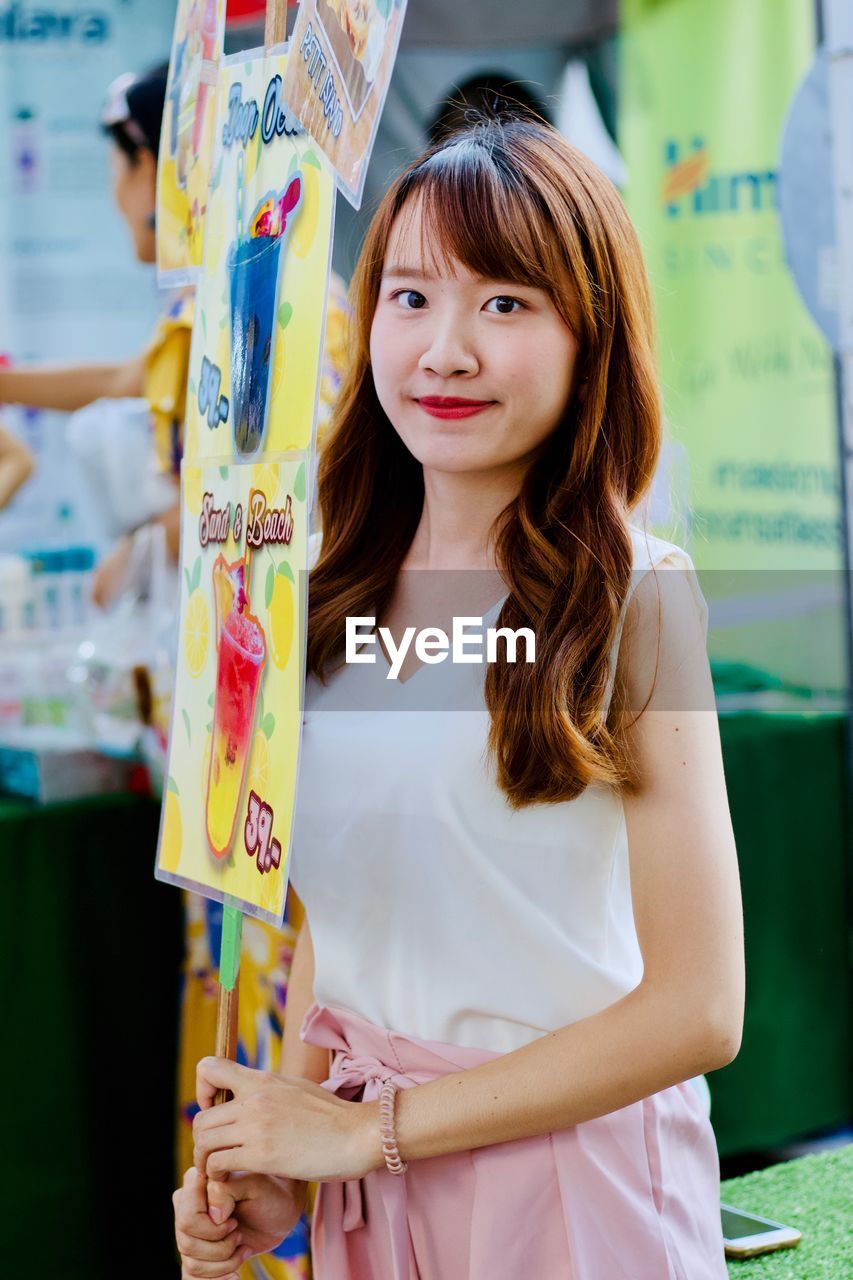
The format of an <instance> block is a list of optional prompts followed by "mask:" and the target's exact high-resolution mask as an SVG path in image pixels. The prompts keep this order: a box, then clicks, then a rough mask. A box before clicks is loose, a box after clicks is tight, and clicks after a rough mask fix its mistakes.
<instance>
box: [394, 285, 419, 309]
mask: <svg viewBox="0 0 853 1280" xmlns="http://www.w3.org/2000/svg"><path fill="white" fill-rule="evenodd" d="M393 298H394V301H395V302H397V303H398V304H399V305H400V306H401V307H403V308H404V309H405V310H406V311H420V309H421V307H425V306H426V298H425V297H424V295H423V294H422V293H418V291H417V289H399V290H398V291H397V292H396V293H395V294H394V295H393Z"/></svg>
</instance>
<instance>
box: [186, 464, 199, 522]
mask: <svg viewBox="0 0 853 1280" xmlns="http://www.w3.org/2000/svg"><path fill="white" fill-rule="evenodd" d="M201 502H202V475H201V467H192V466H187V465H186V464H185V465H184V506H185V507H186V509H187V511H188V512H189V513H190V515H191V516H197V515H198V514H199V513H200V511H201Z"/></svg>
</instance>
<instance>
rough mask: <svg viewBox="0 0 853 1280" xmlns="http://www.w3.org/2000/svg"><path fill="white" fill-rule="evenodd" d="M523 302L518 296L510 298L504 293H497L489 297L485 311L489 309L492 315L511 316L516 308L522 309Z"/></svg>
mask: <svg viewBox="0 0 853 1280" xmlns="http://www.w3.org/2000/svg"><path fill="white" fill-rule="evenodd" d="M523 309H524V303H523V302H521V301H520V300H519V299H518V298H510V297H509V296H508V295H507V294H505V293H499V294H498V296H497V297H496V298H489V301H488V302H487V303H486V311H490V312H491V313H492V315H498V316H511V315H513V314H514V313H515V311H516V310H523Z"/></svg>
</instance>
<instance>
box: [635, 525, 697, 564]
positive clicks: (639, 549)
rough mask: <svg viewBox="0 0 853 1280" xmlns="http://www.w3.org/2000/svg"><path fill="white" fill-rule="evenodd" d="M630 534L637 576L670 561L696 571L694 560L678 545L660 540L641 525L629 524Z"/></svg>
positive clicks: (663, 539)
mask: <svg viewBox="0 0 853 1280" xmlns="http://www.w3.org/2000/svg"><path fill="white" fill-rule="evenodd" d="M628 532H629V533H630V535H631V545H632V547H633V550H634V574H635V576H636V575H638V574H641V573H643V572H644V571H645V570H646V569H651V568H653V567H654V566H656V565H659V564H662V563H663V562H664V561H665V560H669V559H672V560H674V561H676V562H678V563H679V564H680V566H681V567H683V568H687V569H695V566H694V564H693V560H692V559H691V557H690V556H689V555H688V553H687V552H686V551H685V550H684V547H680V546H679V545H678V543H676V542H668V541H667V540H666V539H665V538H658V537H656V536H655V535H654V534H653V533H649V531H648V529H644V528H643V527H642V525H639V524H629V525H628Z"/></svg>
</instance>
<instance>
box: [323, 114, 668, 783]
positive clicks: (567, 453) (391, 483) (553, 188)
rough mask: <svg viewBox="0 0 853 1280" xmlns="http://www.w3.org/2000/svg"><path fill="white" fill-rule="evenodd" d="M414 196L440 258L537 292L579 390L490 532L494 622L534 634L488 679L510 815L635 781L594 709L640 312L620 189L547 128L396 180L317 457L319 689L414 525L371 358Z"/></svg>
mask: <svg viewBox="0 0 853 1280" xmlns="http://www.w3.org/2000/svg"><path fill="white" fill-rule="evenodd" d="M415 200H417V201H418V202H419V205H420V208H421V210H422V215H423V216H422V227H424V228H426V232H425V247H426V248H427V250H428V252H429V253H430V254H431V256H432V258H433V259H434V260H436V261H438V262H439V263H446V262H452V261H453V260H457V261H458V262H459V263H462V264H463V265H464V266H465V267H467V268H468V269H469V270H470V271H472V272H474V273H476V274H477V275H481V276H483V277H484V278H488V279H499V280H514V281H517V282H518V283H520V284H525V285H531V286H533V287H536V288H540V289H544V290H546V291H547V293H548V294H549V295H550V297H551V298H552V300H553V302H554V305H555V307H556V308H557V310H558V311H559V313H560V315H561V316H562V318H563V319H564V321H565V322H566V323H567V324H568V325H569V327H570V329H571V330H572V332H573V334H574V336H575V338H576V340H577V342H578V366H579V370H578V373H577V376H576V381H575V386H576V387H577V386H578V384H579V383H581V382H582V383H584V384H585V388H584V389H585V394H584V395H583V396H582V397H581V396H579V395H577V394H575V393H574V392H573V394H572V396H571V397H570V402H569V404H568V406H567V408H566V410H565V414H564V416H563V419H562V421H561V422H560V423H559V425H558V426H557V428H556V429H555V430H554V431H553V433H552V434H551V435H550V436H549V438H548V439H547V440H546V441H545V443H544V445H543V446H542V447H541V450H540V452H539V454H538V456H537V457H536V458H535V459H534V461H533V462H532V463H531V464H530V466H529V468H528V470H527V472H526V474H525V478H524V481H523V483H522V486H521V489H520V492H519V493H518V495H517V497H516V498H515V499H514V500H513V501H512V502H511V503H510V504H509V505H508V506H507V507H506V508H505V510H504V511H503V512H502V514H501V516H500V517H499V520H498V522H497V525H496V527H495V530H494V533H495V544H494V545H495V552H496V557H497V563H498V566H499V568H500V570H501V573H502V575H503V577H504V579H505V581H506V583H507V586H508V588H509V596H508V598H507V600H506V603H505V604H504V605H503V608H502V610H501V614H500V618H499V625H500V626H505V627H512V628H514V629H515V628H518V627H522V626H527V627H531V628H533V630H534V631H535V633H536V661H535V662H534V663H532V664H528V663H523V662H521V663H507V662H506V661H498V662H495V663H491V664H490V665H489V667H488V668H487V675H486V679H485V696H486V705H487V707H488V710H489V712H490V717H491V727H490V732H489V751H490V754H491V755H492V757H493V759H494V762H495V764H496V769H497V781H498V785H499V786H500V787H501V788H502V790H503V791H504V792H505V794H506V796H507V798H508V801H509V803H510V805H511V806H512V807H513V808H519V807H521V806H523V805H526V804H531V803H535V802H541V801H560V800H570V799H572V798H574V797H575V796H577V795H579V794H580V793H581V792H582V791H583V789H584V788H585V787H586V786H587V785H588V784H590V783H593V782H597V783H604V784H609V785H623V784H630V783H631V782H632V781H633V780H634V776H635V775H634V772H633V766H632V763H631V760H630V756H629V753H628V751H627V748H626V746H625V743H624V740H623V737H622V735H621V734H620V733H619V731H618V730H619V722H620V711H619V707H620V699H619V698H618V697H617V698H616V699H615V700H614V702H613V705H612V708H611V710H610V712H609V713H608V712H607V711H606V710H605V708H604V695H605V690H606V688H607V686H608V677H609V676H610V654H611V648H612V646H613V643H614V641H615V638H616V635H617V631H618V627H619V620H620V613H621V610H622V606H623V603H624V601H625V599H626V597H627V593H628V588H629V582H630V575H631V567H632V546H631V537H630V533H629V531H628V515H629V512H630V511H631V510H632V508H634V507H635V506H636V504H637V503H638V501H639V500H640V499H641V498H642V496H643V494H644V493H645V492H646V490H647V489H648V487H649V485H650V483H651V481H652V477H653V475H654V470H655V465H656V463H657V458H658V453H659V449H660V429H661V426H660V417H661V415H660V404H659V396H658V387H657V377H656V368H655V359H654V342H653V322H652V311H651V302H650V296H649V288H648V283H647V280H646V274H645V270H644V267H643V261H642V254H641V251H640V246H639V243H638V240H637V237H636V234H635V232H634V229H633V227H632V225H631V222H630V220H629V218H628V215H627V213H626V211H625V208H624V205H623V204H622V201H621V199H620V197H619V195H618V193H617V191H616V190H615V188H614V187H613V186H612V184H611V183H610V182H609V181H608V179H607V178H605V177H604V175H603V174H602V173H601V172H600V171H599V170H598V169H597V168H596V167H595V165H593V164H592V163H591V162H590V161H589V160H588V159H587V158H586V157H585V156H584V155H583V154H582V153H581V152H579V151H577V150H576V149H575V148H574V147H572V146H570V145H569V143H567V142H566V141H565V140H564V139H563V138H561V137H560V135H559V134H558V133H556V132H555V131H554V130H553V129H551V128H549V127H547V126H546V125H544V124H543V125H540V124H538V123H530V122H521V121H511V122H509V123H498V122H494V121H492V122H483V123H481V124H477V125H475V126H474V127H472V128H470V129H467V130H465V131H464V132H462V133H457V134H454V135H453V136H451V137H450V138H449V139H447V140H446V141H445V142H443V143H441V144H439V145H438V146H436V147H434V148H433V149H432V150H430V151H429V152H427V154H426V155H425V156H424V157H423V158H422V159H421V160H419V161H418V162H417V163H415V164H413V165H412V166H411V167H410V168H409V169H407V170H406V171H405V172H404V173H403V174H402V175H401V176H400V177H399V178H398V179H397V180H396V181H395V182H394V184H393V185H392V186H391V188H390V190H389V191H388V192H387V194H386V195H385V197H384V199H383V200H382V203H381V204H380V206H379V209H378V210H377V212H376V215H375V217H374V218H373V221H372V223H371V225H370V229H369V230H368V233H367V237H366V239H365V242H364V247H363V249H362V253H361V257H360V259H359V264H358V267H357V269H356V272H355V276H354V279H353V285H352V295H353V304H354V318H353V335H352V353H351V355H352V358H351V366H350V369H349V373H348V376H347V377H346V379H345V381H344V384H343V386H342V389H341V395H340V400H339V403H338V406H337V411H336V415H335V420H334V423H333V425H332V428H331V431H330V435H329V438H328V441H327V443H326V445H325V448H324V451H323V454H322V457H321V459H320V467H319V482H318V500H319V506H320V517H321V523H322V529H323V540H322V549H321V553H320V558H319V561H318V563H317V565H316V567H315V568H314V569H313V570H312V572H311V576H310V595H309V629H308V668H309V670H310V671H311V672H313V673H314V674H315V675H316V676H318V677H319V678H320V679H321V680H322V679H324V678H325V676H326V674H327V673H328V671H329V669H330V668H331V667H332V666H335V665H337V663H338V662H339V661H340V658H341V656H342V653H343V649H344V619H345V618H346V616H347V615H365V614H373V613H374V612H375V613H376V615H377V616H381V615H382V613H383V611H384V610H385V608H386V607H387V606H388V605H389V603H390V601H391V598H392V595H393V592H394V586H395V581H396V579H397V575H398V573H399V570H400V567H401V565H402V562H403V560H404V557H405V555H406V552H407V551H408V549H409V547H410V545H411V542H412V539H413V537H414V534H415V530H416V528H417V526H418V522H419V519H420V516H421V511H422V507H423V495H424V484H423V472H422V469H421V466H420V463H419V462H417V460H416V459H415V458H414V457H413V456H412V455H411V453H409V451H408V449H407V448H406V447H405V445H403V443H402V442H401V440H400V438H399V436H398V435H397V432H396V431H395V430H394V428H393V426H392V425H391V423H390V421H389V420H388V418H387V417H386V415H385V413H384V412H383V410H382V408H381V406H380V404H379V401H378V399H377V395H376V391H375V389H374V384H373V375H372V371H371V367H370V347H369V343H370V329H371V324H372V321H373V313H374V310H375V307H376V302H377V298H378V294H379V286H380V280H381V276H382V269H383V264H384V260H385V253H386V249H387V245H388V242H389V237H390V234H391V228H392V225H393V223H394V220H395V218H396V217H397V215H398V214H399V213H400V211H401V210H402V209H403V207H404V206H405V205H406V204H407V202H410V201H411V202H413V203H414V201H415ZM410 207H411V206H410Z"/></svg>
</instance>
